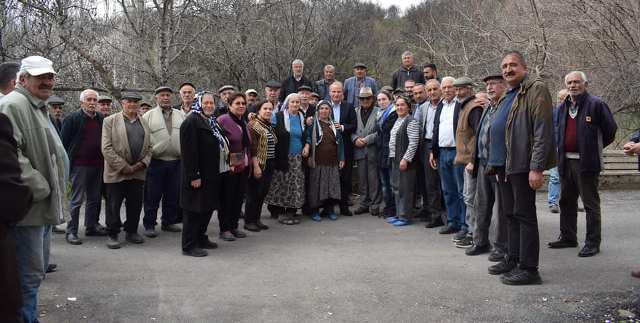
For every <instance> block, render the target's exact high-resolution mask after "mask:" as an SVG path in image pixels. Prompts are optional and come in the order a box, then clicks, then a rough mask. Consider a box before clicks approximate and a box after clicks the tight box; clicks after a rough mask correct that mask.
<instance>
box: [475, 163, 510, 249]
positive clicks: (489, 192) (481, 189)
mask: <svg viewBox="0 0 640 323" xmlns="http://www.w3.org/2000/svg"><path fill="white" fill-rule="evenodd" d="M476 167H478V177H477V181H476V185H477V188H476V197H475V201H474V204H475V212H476V226H475V228H474V231H473V242H474V244H475V245H477V246H486V245H488V244H489V228H490V226H491V221H495V223H494V227H495V232H496V239H495V241H494V243H493V248H494V249H495V250H496V251H498V252H503V253H506V250H507V246H506V245H507V221H506V218H505V217H504V215H503V214H502V209H501V208H500V206H498V208H497V209H498V212H497V214H496V217H495V218H494V217H493V206H494V204H495V202H496V195H497V194H496V193H497V187H498V184H497V183H496V177H495V176H487V175H485V174H484V172H485V168H486V166H485V165H483V164H482V163H479V164H478V165H476Z"/></svg>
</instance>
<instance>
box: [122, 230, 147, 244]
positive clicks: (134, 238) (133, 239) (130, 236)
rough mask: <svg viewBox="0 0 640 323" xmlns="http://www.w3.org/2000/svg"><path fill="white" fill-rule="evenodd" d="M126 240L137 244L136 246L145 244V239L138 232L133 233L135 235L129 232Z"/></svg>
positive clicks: (125, 237)
mask: <svg viewBox="0 0 640 323" xmlns="http://www.w3.org/2000/svg"><path fill="white" fill-rule="evenodd" d="M124 239H125V240H127V241H128V242H130V243H135V244H141V243H144V239H143V238H142V237H141V236H140V235H139V234H138V233H137V232H133V233H129V232H127V234H125V236H124Z"/></svg>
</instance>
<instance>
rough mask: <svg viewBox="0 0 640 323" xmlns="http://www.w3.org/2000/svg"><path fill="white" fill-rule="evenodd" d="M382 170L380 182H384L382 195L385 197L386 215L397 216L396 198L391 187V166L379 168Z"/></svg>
mask: <svg viewBox="0 0 640 323" xmlns="http://www.w3.org/2000/svg"><path fill="white" fill-rule="evenodd" d="M378 171H379V172H380V182H381V184H382V197H383V199H384V213H383V214H384V216H385V217H390V216H396V198H395V196H394V195H393V188H392V187H391V167H389V168H382V167H380V168H378Z"/></svg>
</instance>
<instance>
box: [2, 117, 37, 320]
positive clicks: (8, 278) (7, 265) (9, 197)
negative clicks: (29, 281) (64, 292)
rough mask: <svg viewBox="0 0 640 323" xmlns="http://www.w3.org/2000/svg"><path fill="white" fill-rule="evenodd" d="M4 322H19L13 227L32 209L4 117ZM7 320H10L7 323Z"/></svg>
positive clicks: (19, 296) (30, 196) (12, 139)
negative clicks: (11, 233)
mask: <svg viewBox="0 0 640 323" xmlns="http://www.w3.org/2000/svg"><path fill="white" fill-rule="evenodd" d="M0 156H2V158H0V191H2V194H0V290H1V291H2V294H3V298H4V300H3V301H2V302H0V320H2V321H3V322H19V321H20V320H19V319H20V318H19V317H18V312H19V309H20V308H21V307H22V292H21V290H20V285H19V281H20V280H19V276H18V268H17V266H18V265H17V260H16V246H15V243H16V242H15V240H14V239H13V236H12V235H10V234H8V231H9V228H10V227H12V226H13V225H15V224H16V223H17V222H19V221H21V220H22V219H23V218H24V216H25V215H26V214H27V211H28V210H29V208H30V207H31V201H32V198H33V195H32V193H31V189H29V187H28V186H26V185H24V184H23V183H22V178H21V177H20V174H21V173H22V171H21V170H20V165H19V163H18V154H17V146H16V141H15V139H14V138H13V128H12V127H11V122H10V121H9V118H7V116H5V115H4V114H0ZM5 320H6V321H5Z"/></svg>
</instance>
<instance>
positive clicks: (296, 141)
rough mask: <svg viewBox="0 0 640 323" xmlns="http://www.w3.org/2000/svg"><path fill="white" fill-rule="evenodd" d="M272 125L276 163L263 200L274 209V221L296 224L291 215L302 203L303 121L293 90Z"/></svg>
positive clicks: (296, 96) (297, 221) (303, 193)
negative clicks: (276, 139)
mask: <svg viewBox="0 0 640 323" xmlns="http://www.w3.org/2000/svg"><path fill="white" fill-rule="evenodd" d="M271 122H272V124H273V125H274V127H275V133H276V137H277V138H278V143H277V144H276V160H275V162H276V166H275V171H274V173H273V178H272V180H271V187H270V188H269V193H268V194H267V198H266V201H267V203H268V204H269V205H270V206H271V210H272V211H274V212H276V214H277V216H278V222H280V223H282V224H288V225H291V224H298V223H300V220H298V219H296V218H294V216H295V213H296V210H297V209H299V208H301V207H302V205H303V204H304V195H305V189H304V171H303V170H302V148H303V146H304V136H303V134H304V131H305V120H304V115H303V114H302V112H300V97H299V96H298V94H297V93H292V94H289V95H288V96H287V98H286V99H285V101H284V103H283V105H282V111H280V112H278V113H276V114H275V115H274V117H273V118H272V120H271Z"/></svg>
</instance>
